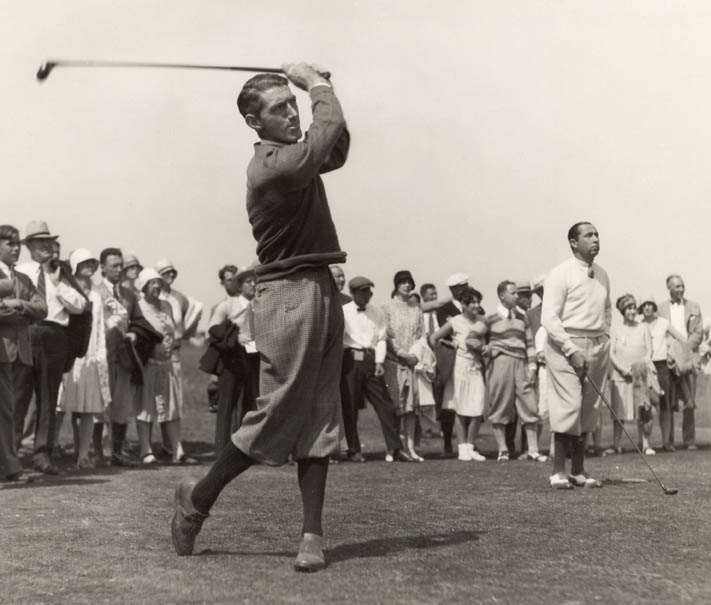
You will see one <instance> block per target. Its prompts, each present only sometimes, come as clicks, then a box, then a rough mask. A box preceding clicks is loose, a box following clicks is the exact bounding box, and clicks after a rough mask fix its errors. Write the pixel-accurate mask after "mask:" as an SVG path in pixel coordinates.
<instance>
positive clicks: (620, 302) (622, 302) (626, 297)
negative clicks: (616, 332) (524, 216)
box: [615, 294, 637, 314]
mask: <svg viewBox="0 0 711 605" xmlns="http://www.w3.org/2000/svg"><path fill="white" fill-rule="evenodd" d="M630 305H634V306H637V301H636V300H635V299H634V296H632V295H631V294H623V295H622V296H620V297H619V298H618V299H617V302H616V303H615V306H616V307H617V310H618V311H619V312H620V313H622V314H624V312H625V309H626V308H627V307H629V306H630Z"/></svg>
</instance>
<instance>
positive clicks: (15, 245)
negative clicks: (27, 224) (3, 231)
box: [0, 237, 20, 267]
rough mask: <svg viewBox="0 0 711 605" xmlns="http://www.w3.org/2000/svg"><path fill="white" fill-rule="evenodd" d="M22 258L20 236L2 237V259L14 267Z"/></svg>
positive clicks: (0, 256) (0, 240)
mask: <svg viewBox="0 0 711 605" xmlns="http://www.w3.org/2000/svg"><path fill="white" fill-rule="evenodd" d="M18 258H20V238H19V237H15V238H14V239H0V261H2V262H3V263H5V264H6V265H7V266H8V267H12V265H14V264H15V263H16V262H17V259H18Z"/></svg>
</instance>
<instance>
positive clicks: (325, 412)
mask: <svg viewBox="0 0 711 605" xmlns="http://www.w3.org/2000/svg"><path fill="white" fill-rule="evenodd" d="M284 73H285V74H286V76H287V78H288V80H287V78H285V77H283V76H281V75H277V74H259V75H256V76H254V77H253V78H251V79H249V80H248V81H247V82H246V83H245V84H244V86H243V88H242V91H241V92H240V94H239V97H238V99H237V106H238V108H239V111H240V113H241V114H242V116H243V117H244V119H245V122H246V123H247V125H248V126H249V127H250V128H252V129H254V130H255V131H256V133H257V134H258V135H259V138H260V142H258V143H256V144H255V147H254V157H253V158H252V160H251V162H250V164H249V166H248V168H247V212H248V215H249V221H250V223H251V225H252V232H253V234H254V237H255V239H256V240H257V255H258V257H259V261H260V263H261V264H260V265H259V266H258V267H257V268H256V275H257V292H256V297H255V299H254V322H255V336H256V344H257V349H259V352H260V354H261V360H262V363H261V368H260V376H259V381H260V393H261V395H260V397H259V398H258V400H257V408H258V409H257V410H255V411H251V412H249V413H248V414H247V415H246V416H245V418H244V420H243V421H242V426H241V427H240V429H239V430H238V431H237V432H236V433H235V434H234V435H232V441H231V442H230V443H228V444H227V446H226V447H224V448H223V449H222V451H221V452H220V454H219V456H218V458H217V460H216V461H215V463H214V464H213V466H212V468H211V469H210V471H209V472H208V474H207V475H206V476H205V477H203V478H202V479H201V480H200V481H199V482H197V483H196V482H195V481H191V480H184V481H183V482H181V483H180V484H179V485H178V487H177V488H176V494H175V508H176V510H175V514H174V516H173V521H172V523H171V533H172V538H173V544H174V546H175V550H176V551H177V553H178V554H179V555H190V554H192V552H193V547H194V543H195V538H196V536H197V534H198V532H199V531H200V528H201V526H202V523H203V521H204V520H205V519H206V518H207V516H208V513H209V512H210V509H211V507H212V505H213V503H214V502H215V500H217V497H218V496H219V494H220V492H221V491H222V489H223V488H224V487H225V486H226V485H227V484H228V483H229V482H230V481H232V479H234V478H235V477H237V476H238V475H239V474H240V473H242V472H244V471H245V470H247V469H248V468H249V467H250V466H251V465H253V464H255V463H262V464H268V465H272V466H279V465H282V464H284V463H286V462H287V458H288V456H289V454H292V455H293V457H294V459H295V460H296V461H297V463H298V477H299V487H300V489H301V497H302V502H303V513H304V522H303V528H302V540H301V545H300V548H299V553H298V555H297V557H296V562H295V569H296V570H297V571H318V570H319V569H322V568H323V567H324V566H325V558H324V554H323V546H322V535H323V530H322V527H321V513H322V509H323V502H324V494H325V489H326V474H327V471H328V457H329V455H330V454H332V453H334V452H335V451H336V449H337V448H338V444H339V431H340V428H339V427H340V419H341V402H340V392H339V381H340V375H341V358H342V355H343V351H342V349H343V312H342V310H341V303H340V302H339V298H338V289H337V288H336V285H335V283H334V281H333V278H332V277H331V271H330V270H329V268H328V266H329V265H330V264H334V263H335V264H341V263H343V262H344V261H345V258H346V254H345V252H342V251H341V249H340V246H339V244H338V237H337V236H336V230H335V227H334V225H333V221H332V220H331V213H330V210H329V207H328V201H327V199H326V191H325V189H324V186H323V182H322V181H321V177H320V176H319V175H320V174H323V173H325V172H329V171H331V170H336V169H337V168H340V167H341V166H343V164H344V163H345V161H346V156H347V154H348V147H349V141H350V137H349V134H348V130H347V129H346V123H345V120H344V118H343V112H342V111H341V106H340V104H339V102H338V99H336V95H335V94H334V91H333V87H332V85H331V83H330V82H329V80H328V79H326V78H325V77H324V76H323V75H322V74H324V73H325V72H322V71H318V70H317V69H315V68H314V67H313V66H311V65H307V64H305V63H297V64H289V65H285V66H284ZM289 81H291V83H292V84H294V85H295V86H297V87H298V88H301V89H303V90H305V91H308V93H309V95H310V97H311V107H312V113H313V123H312V124H311V127H310V128H309V130H308V132H307V133H306V137H304V139H303V140H300V139H301V135H302V132H301V126H300V122H299V110H298V108H297V105H296V98H295V97H294V94H293V92H292V91H291V90H290V89H289V86H288V84H289Z"/></svg>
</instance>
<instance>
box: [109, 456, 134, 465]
mask: <svg viewBox="0 0 711 605" xmlns="http://www.w3.org/2000/svg"><path fill="white" fill-rule="evenodd" d="M111 466H125V467H126V468H133V467H136V466H138V463H137V462H136V461H134V460H131V458H128V457H127V456H124V455H123V454H111Z"/></svg>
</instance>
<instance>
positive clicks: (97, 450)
mask: <svg viewBox="0 0 711 605" xmlns="http://www.w3.org/2000/svg"><path fill="white" fill-rule="evenodd" d="M103 436H104V423H103V422H97V423H95V424H94V432H93V434H92V438H91V441H92V443H93V444H94V455H95V456H98V457H101V456H103V455H104V448H103V446H102V443H101V439H102V438H103Z"/></svg>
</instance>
